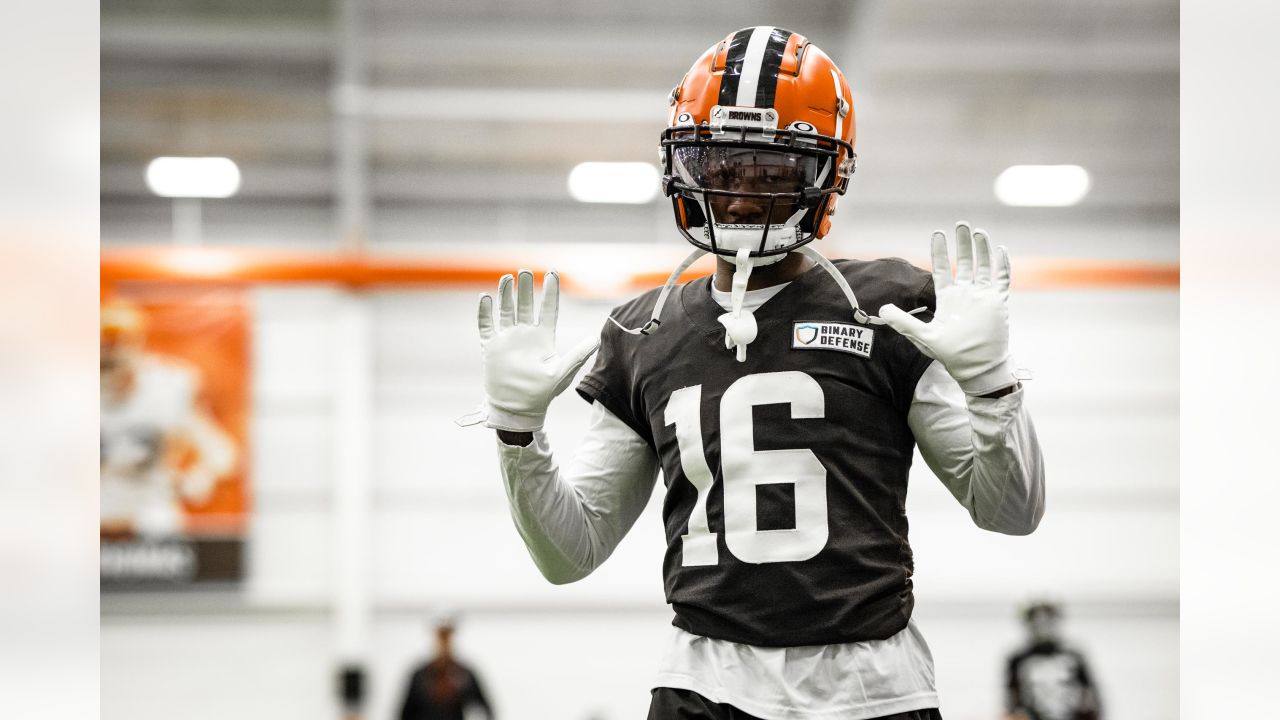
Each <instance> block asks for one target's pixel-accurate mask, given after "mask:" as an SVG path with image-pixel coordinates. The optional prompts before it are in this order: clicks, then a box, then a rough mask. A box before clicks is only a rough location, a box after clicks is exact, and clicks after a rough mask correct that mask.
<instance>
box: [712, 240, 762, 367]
mask: <svg viewBox="0 0 1280 720" xmlns="http://www.w3.org/2000/svg"><path fill="white" fill-rule="evenodd" d="M733 261H734V264H735V265H737V269H736V270H734V271H733V284H732V286H731V287H732V290H731V294H730V296H729V302H730V307H731V308H732V309H731V310H729V312H727V313H725V314H723V315H721V316H720V317H718V318H716V319H717V320H719V321H720V324H721V325H724V346H725V347H726V348H728V349H730V350H733V349H735V348H736V349H737V351H738V362H746V361H747V345H749V344H751V341H752V340H755V339H756V334H757V332H758V330H757V328H756V316H755V314H754V313H752V312H751V311H750V310H743V309H742V302H743V300H744V299H745V298H746V295H747V281H749V280H750V279H751V267H752V265H753V264H754V261H753V259H752V257H751V251H750V250H748V249H746V248H740V249H739V250H738V255H737V257H735V258H734V260H733Z"/></svg>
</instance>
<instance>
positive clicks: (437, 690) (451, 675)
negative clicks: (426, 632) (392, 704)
mask: <svg viewBox="0 0 1280 720" xmlns="http://www.w3.org/2000/svg"><path fill="white" fill-rule="evenodd" d="M431 626H432V631H433V633H434V635H435V638H436V654H435V657H433V658H431V659H430V660H429V661H427V662H426V663H425V664H423V665H421V666H419V667H417V668H415V669H414V671H413V673H412V674H411V675H410V676H409V685H408V687H407V688H406V689H405V695H404V703H403V704H402V705H401V708H400V720H479V719H480V718H485V720H492V719H493V717H494V714H493V708H492V707H490V706H489V701H488V700H487V699H486V698H485V695H484V690H483V689H482V688H481V686H480V679H479V677H477V675H476V673H475V671H473V670H472V669H471V668H470V667H468V666H467V665H464V664H463V663H462V662H460V661H459V660H458V659H457V658H456V657H454V654H453V633H454V630H455V629H456V627H457V619H456V617H454V616H452V615H446V616H442V617H439V618H435V619H434V620H433V621H432V623H431Z"/></svg>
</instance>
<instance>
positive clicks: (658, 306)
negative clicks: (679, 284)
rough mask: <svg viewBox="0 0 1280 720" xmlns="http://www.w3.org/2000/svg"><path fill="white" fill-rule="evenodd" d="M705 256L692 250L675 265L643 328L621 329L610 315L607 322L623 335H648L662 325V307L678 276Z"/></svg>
mask: <svg viewBox="0 0 1280 720" xmlns="http://www.w3.org/2000/svg"><path fill="white" fill-rule="evenodd" d="M706 254H707V251H706V250H703V249H701V248H699V249H697V250H694V251H693V252H691V253H689V257H686V258H685V259H684V262H682V263H680V264H679V265H677V266H676V269H675V270H672V271H671V277H669V278H667V284H665V285H663V286H662V292H660V293H658V302H656V303H654V304H653V315H652V316H651V317H650V318H649V322H647V323H645V324H644V326H643V327H638V328H628V327H623V325H622V323H620V322H618V321H617V320H614V319H613V316H612V315H610V316H609V322H611V323H613V324H614V325H617V326H618V329H619V330H621V331H622V332H624V333H628V334H630V335H648V334H649V331H650V330H652V329H653V328H654V326H657V325H661V324H662V321H661V320H659V319H658V318H660V317H662V307H663V306H664V305H666V304H667V296H669V295H670V294H671V288H673V287H675V284H676V281H677V280H679V279H680V276H681V275H683V274H684V271H685V270H688V269H689V266H690V265H692V264H694V263H695V262H697V261H698V258H700V257H702V256H703V255H706Z"/></svg>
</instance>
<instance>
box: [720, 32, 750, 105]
mask: <svg viewBox="0 0 1280 720" xmlns="http://www.w3.org/2000/svg"><path fill="white" fill-rule="evenodd" d="M754 30H755V28H743V29H741V30H739V31H738V32H736V33H734V34H733V39H732V40H730V41H729V50H728V52H727V53H726V55H725V60H724V72H723V73H721V75H720V104H721V105H736V104H737V102H738V81H739V80H740V79H741V78H742V61H743V59H744V58H745V57H746V55H747V42H748V41H750V40H751V33H752V32H753V31H754Z"/></svg>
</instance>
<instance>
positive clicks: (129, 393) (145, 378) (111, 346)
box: [100, 300, 238, 540]
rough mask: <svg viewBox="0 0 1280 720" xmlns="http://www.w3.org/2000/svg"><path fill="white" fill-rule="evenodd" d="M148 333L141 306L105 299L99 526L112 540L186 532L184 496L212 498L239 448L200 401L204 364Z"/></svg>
mask: <svg viewBox="0 0 1280 720" xmlns="http://www.w3.org/2000/svg"><path fill="white" fill-rule="evenodd" d="M145 340H146V319H145V317H144V316H143V314H142V312H141V311H140V310H139V309H138V308H137V307H136V306H134V305H132V304H131V303H128V302H125V301H123V300H111V301H109V302H108V303H107V304H105V305H103V307H102V314H101V360H100V363H101V377H100V380H101V390H102V397H101V448H100V449H101V459H100V465H101V479H102V487H101V503H102V507H101V533H102V536H103V537H104V538H109V539H116V540H122V539H133V538H137V537H147V538H155V537H165V536H172V535H180V534H182V533H183V532H184V527H183V519H182V518H183V516H182V501H183V500H187V501H189V502H194V503H201V502H204V501H206V500H207V499H208V498H209V496H210V495H211V494H212V492H213V490H214V488H215V486H216V484H217V482H218V481H219V479H220V478H222V477H223V476H224V475H226V474H227V473H229V472H231V471H232V470H233V469H234V467H235V464H236V460H237V455H238V453H237V451H236V446H235V443H234V441H233V440H232V439H231V437H230V436H228V435H227V433H226V431H225V430H223V429H222V427H220V426H219V425H218V422H217V420H216V419H214V418H213V416H212V415H211V414H210V413H209V411H208V410H207V409H206V408H205V407H203V404H202V403H201V402H200V399H199V398H200V377H199V371H198V370H197V369H196V368H195V367H192V366H190V365H189V364H187V363H185V362H182V361H181V360H179V359H177V358H170V357H165V356H163V355H158V354H156V353H148V352H146V350H145Z"/></svg>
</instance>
